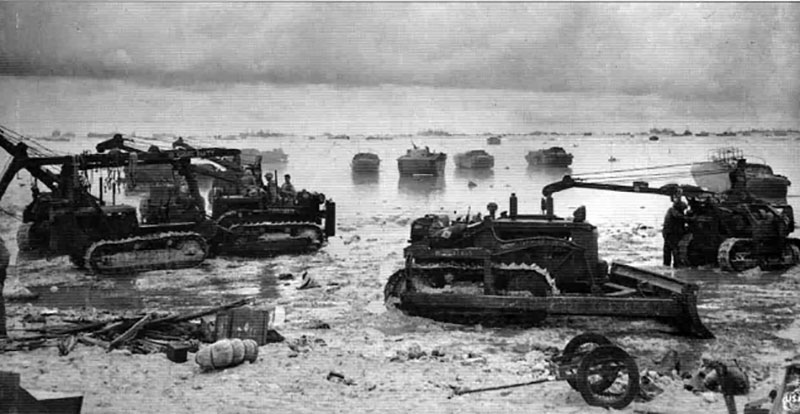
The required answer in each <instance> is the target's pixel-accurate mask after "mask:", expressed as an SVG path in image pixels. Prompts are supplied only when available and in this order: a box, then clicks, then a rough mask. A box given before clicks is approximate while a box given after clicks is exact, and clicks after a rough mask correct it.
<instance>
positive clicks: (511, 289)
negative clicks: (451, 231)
mask: <svg viewBox="0 0 800 414" xmlns="http://www.w3.org/2000/svg"><path fill="white" fill-rule="evenodd" d="M409 270H410V273H411V276H410V277H409ZM484 270H485V269H484V267H483V266H476V265H464V264H461V263H449V262H444V263H438V264H415V265H413V266H411V268H410V269H400V270H398V271H396V272H395V273H393V274H392V275H391V276H389V279H388V280H387V282H386V286H385V288H384V300H385V303H386V306H387V307H389V308H392V307H394V308H398V309H400V310H402V311H403V312H404V313H408V314H411V315H418V316H424V317H429V318H432V319H436V320H440V321H445V322H455V323H484V324H495V323H497V322H499V321H502V323H508V322H511V323H516V322H519V323H531V322H538V321H541V320H542V319H544V317H545V316H546V314H545V313H544V312H526V311H520V310H517V309H505V310H491V311H489V310H486V309H458V310H455V309H448V308H436V309H431V308H427V309H425V310H416V309H406V308H405V307H404V306H403V302H402V296H403V294H404V293H405V292H410V291H422V292H427V293H441V294H445V295H446V294H448V293H450V292H451V291H449V290H448V289H447V286H442V282H443V281H445V283H449V281H447V280H448V275H450V276H451V277H453V278H455V277H458V276H461V277H462V278H463V277H465V276H467V275H468V274H473V275H480V274H482V273H483V271H484ZM492 271H493V272H492V273H493V274H494V275H495V277H497V278H503V279H505V280H507V283H506V289H504V290H500V291H498V292H497V293H496V294H497V295H500V296H515V295H523V296H524V295H534V296H550V295H553V294H558V289H557V288H556V286H555V281H554V280H553V278H552V277H550V275H549V273H548V272H547V270H545V269H542V268H541V267H539V266H537V265H535V264H525V263H501V262H497V263H493V265H492ZM453 272H458V273H459V275H458V276H454V275H453ZM463 283H465V282H464V281H462V282H461V284H463ZM468 285H469V286H468V287H467V288H466V289H467V290H471V291H472V292H470V293H471V294H475V295H482V294H483V287H482V283H480V282H473V283H471V284H470V283H468ZM461 290H462V291H463V290H464V289H463V288H462V289H461ZM510 317H512V318H514V319H509V318H510Z"/></svg>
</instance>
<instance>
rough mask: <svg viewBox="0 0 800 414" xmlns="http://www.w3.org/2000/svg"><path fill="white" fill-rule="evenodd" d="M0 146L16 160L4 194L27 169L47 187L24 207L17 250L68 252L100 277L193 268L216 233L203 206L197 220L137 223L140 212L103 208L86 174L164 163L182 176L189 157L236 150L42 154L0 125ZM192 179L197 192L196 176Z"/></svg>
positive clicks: (1, 189) (0, 186)
mask: <svg viewBox="0 0 800 414" xmlns="http://www.w3.org/2000/svg"><path fill="white" fill-rule="evenodd" d="M0 147H2V148H3V149H4V150H5V151H6V152H8V153H9V154H10V155H11V157H12V159H11V161H10V163H9V164H8V166H7V168H6V170H5V171H4V172H3V175H2V179H1V180H0V195H2V194H5V191H6V190H7V189H8V186H9V184H11V182H12V180H13V179H14V177H15V175H16V174H17V173H18V172H19V171H21V170H23V169H24V170H27V171H28V172H29V173H30V174H31V175H32V176H33V178H35V179H36V180H37V181H38V182H41V183H42V184H44V186H46V187H47V189H48V190H50V191H45V192H41V191H39V190H38V187H36V186H34V187H33V188H32V195H33V201H32V202H31V203H30V204H29V205H28V206H26V207H25V210H24V212H23V224H22V225H21V226H20V229H19V233H18V236H17V240H18V243H19V245H20V250H40V251H42V250H44V251H46V252H47V253H49V254H52V255H68V256H69V257H70V259H71V260H72V262H73V263H75V264H76V265H78V266H80V267H83V266H87V267H89V268H90V269H91V270H92V271H94V272H95V273H101V274H117V273H131V272H138V271H145V270H158V269H177V268H186V267H192V266H196V265H198V264H200V263H202V261H203V260H204V259H205V257H206V256H207V254H208V244H207V240H208V239H209V235H208V233H207V232H206V231H205V230H209V229H210V230H213V226H206V227H204V226H202V224H203V223H204V221H202V220H200V217H203V216H204V215H203V214H202V212H203V211H204V210H203V205H202V203H201V202H199V201H198V202H194V203H192V204H191V205H189V206H188V207H187V209H188V210H190V211H194V212H195V217H197V219H196V220H195V221H189V222H185V221H182V222H175V223H166V224H164V223H161V224H149V223H140V222H139V220H138V218H137V211H136V208H135V207H132V206H128V205H108V204H106V202H105V201H104V200H103V191H102V188H103V185H102V184H101V185H100V188H101V190H100V196H99V197H96V196H94V195H93V194H91V192H90V191H89V189H90V183H89V182H88V180H87V174H86V172H87V171H92V170H99V169H114V168H117V169H118V168H123V167H125V166H131V165H137V166H138V165H164V164H171V165H173V166H174V168H176V169H178V170H183V171H185V170H186V169H187V166H188V165H189V161H190V159H191V158H198V157H204V156H209V155H211V154H214V155H232V154H235V153H236V151H237V150H227V149H210V150H198V151H186V150H179V151H158V152H146V153H138V154H132V153H126V152H122V151H111V152H109V153H98V154H89V153H84V154H80V155H64V156H59V155H54V154H45V152H47V151H48V150H47V149H46V148H45V149H40V148H38V146H37V144H35V142H32V141H26V140H25V139H24V138H23V137H21V136H18V135H16V134H14V133H13V132H11V131H9V130H6V129H5V128H0ZM53 169H56V170H58V172H54V171H53ZM101 180H102V178H101ZM187 182H188V186H189V188H194V189H195V190H196V188H197V185H196V182H194V181H193V180H191V175H188V179H187ZM195 200H196V201H197V200H198V199H195ZM200 200H201V199H200Z"/></svg>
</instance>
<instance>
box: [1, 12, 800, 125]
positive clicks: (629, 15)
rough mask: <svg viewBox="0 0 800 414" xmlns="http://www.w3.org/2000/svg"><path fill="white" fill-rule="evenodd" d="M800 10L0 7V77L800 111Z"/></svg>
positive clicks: (793, 113) (799, 114)
mask: <svg viewBox="0 0 800 414" xmlns="http://www.w3.org/2000/svg"><path fill="white" fill-rule="evenodd" d="M799 73H800V4H798V3H794V4H792V3H788V4H787V3H783V4H763V3H762V4H753V3H747V4H741V3H734V4H719V3H704V4H692V3H677V4H676V3H669V4H626V3H612V4H596V3H595V4H563V3H559V4H542V3H536V4H524V3H523V4H521V3H510V4H498V3H466V4H465V3H460V4H458V3H434V4H423V3H389V4H385V3H322V4H313V3H272V4H268V3H267V4H265V3H233V4H230V3H225V4H222V3H177V4H174V3H173V4H169V3H111V4H95V3H90V4H85V3H66V4H58V3H55V4H53V3H27V2H26V3H2V4H0V75H44V76H48V75H56V76H81V77H100V78H109V77H110V78H125V79H133V80H136V81H141V82H156V83H159V84H166V85H173V84H174V85H181V84H184V83H194V82H197V81H213V82H268V83H271V84H295V85H296V84H306V83H313V84H331V85H345V86H354V85H355V86H358V85H362V86H363V85H368V86H372V85H381V84H399V85H423V86H434V87H457V88H493V89H517V90H528V91H543V92H594V91H596V92H600V93H621V94H628V95H657V96H662V97H665V98H670V99H677V100H681V99H686V100H692V101H695V102H696V101H698V100H699V101H703V100H708V101H709V102H711V101H715V102H719V101H739V102H747V103H748V104H751V105H756V106H762V105H766V106H772V107H778V108H782V111H784V112H786V113H788V114H791V115H793V116H796V117H800V75H799Z"/></svg>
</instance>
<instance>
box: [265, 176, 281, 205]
mask: <svg viewBox="0 0 800 414" xmlns="http://www.w3.org/2000/svg"><path fill="white" fill-rule="evenodd" d="M264 179H265V180H266V183H265V185H266V187H267V188H266V191H267V196H268V198H269V200H268V202H269V203H277V202H278V183H276V182H275V181H272V173H271V172H268V173H266V174H264Z"/></svg>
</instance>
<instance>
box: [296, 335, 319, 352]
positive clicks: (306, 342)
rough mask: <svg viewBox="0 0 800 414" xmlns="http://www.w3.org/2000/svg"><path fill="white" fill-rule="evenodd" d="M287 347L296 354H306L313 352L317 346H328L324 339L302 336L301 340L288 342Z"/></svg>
mask: <svg viewBox="0 0 800 414" xmlns="http://www.w3.org/2000/svg"><path fill="white" fill-rule="evenodd" d="M286 346H288V347H289V349H291V350H292V351H294V352H296V353H306V352H309V351H311V350H312V349H313V348H314V347H315V346H328V344H327V343H325V340H324V339H322V338H314V339H312V338H311V337H309V336H306V335H302V336H300V337H299V338H295V339H292V340H290V341H286Z"/></svg>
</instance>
